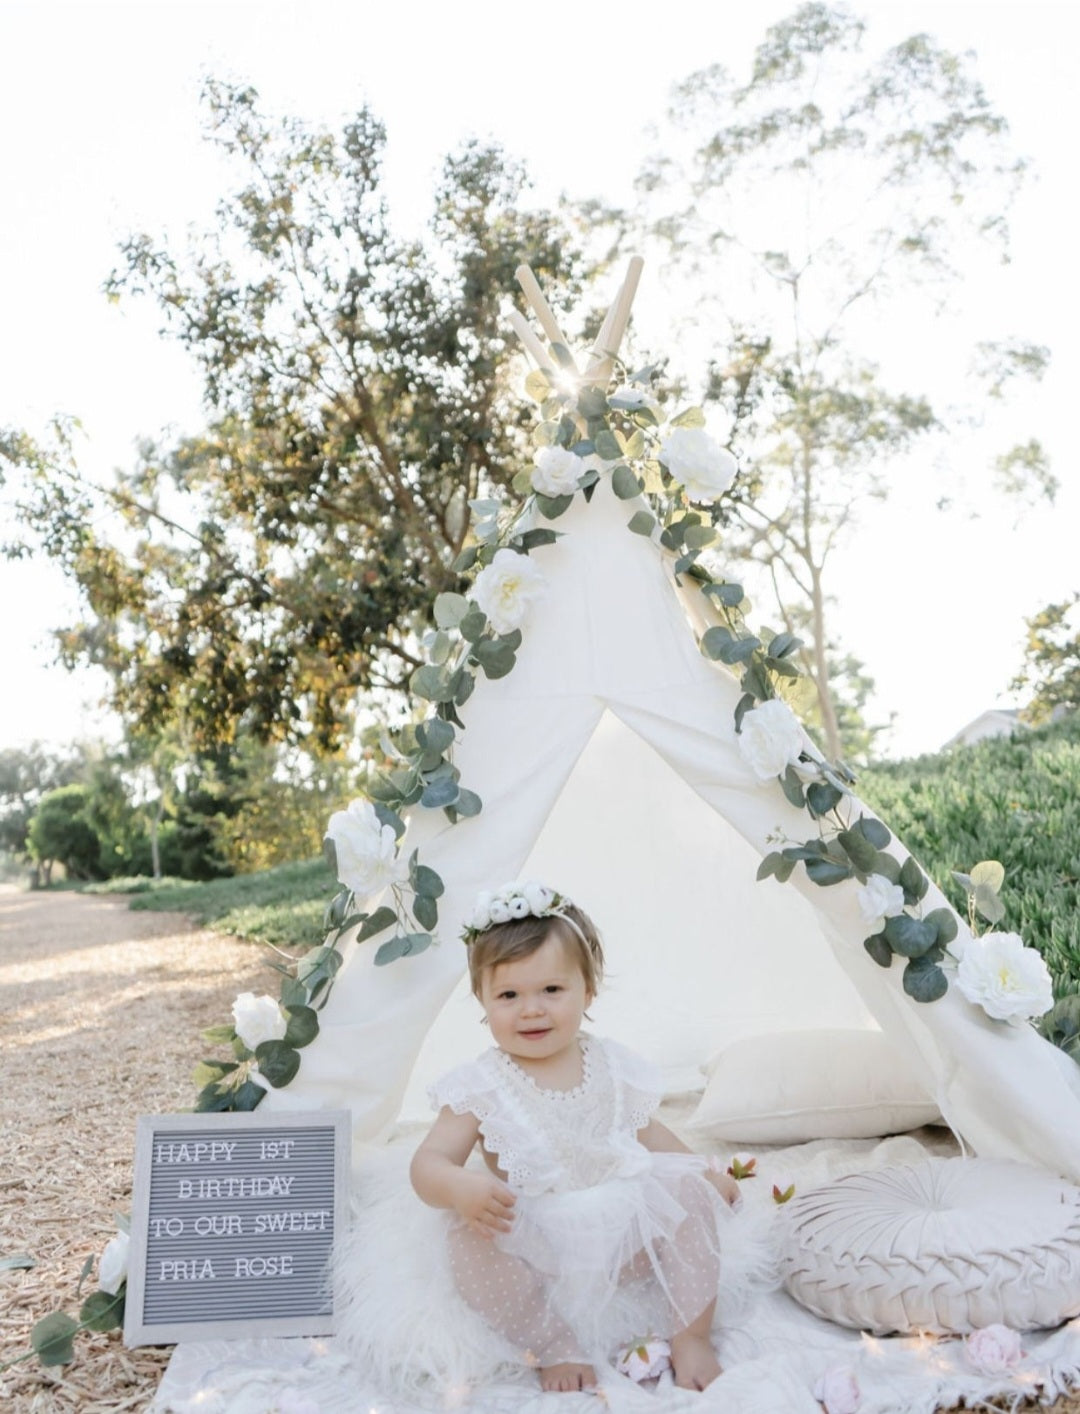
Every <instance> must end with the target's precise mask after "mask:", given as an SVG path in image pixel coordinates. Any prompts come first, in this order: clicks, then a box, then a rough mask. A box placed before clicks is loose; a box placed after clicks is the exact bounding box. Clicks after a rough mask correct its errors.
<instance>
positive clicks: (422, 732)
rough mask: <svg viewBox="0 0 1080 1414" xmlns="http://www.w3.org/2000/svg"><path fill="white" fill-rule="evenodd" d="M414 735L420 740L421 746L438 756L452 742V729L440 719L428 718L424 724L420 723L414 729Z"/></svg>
mask: <svg viewBox="0 0 1080 1414" xmlns="http://www.w3.org/2000/svg"><path fill="white" fill-rule="evenodd" d="M416 734H417V736H418V737H419V738H420V741H421V743H422V744H423V746H424V747H425V748H426V749H427V750H429V751H437V752H439V753H440V754H441V753H442V752H444V751H445V750H446V749H447V747H449V746H452V745H453V742H454V729H453V727H452V726H451V725H450V723H449V722H444V721H443V719H442V718H441V717H429V718H428V719H427V721H426V722H421V723H420V725H419V726H418V727H417V729H416Z"/></svg>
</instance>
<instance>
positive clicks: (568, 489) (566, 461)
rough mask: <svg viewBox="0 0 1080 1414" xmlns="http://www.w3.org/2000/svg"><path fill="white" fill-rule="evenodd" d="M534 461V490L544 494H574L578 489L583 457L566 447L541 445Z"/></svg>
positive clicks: (582, 468)
mask: <svg viewBox="0 0 1080 1414" xmlns="http://www.w3.org/2000/svg"><path fill="white" fill-rule="evenodd" d="M533 461H534V462H535V463H536V469H535V470H534V471H533V474H532V485H533V490H534V491H539V492H540V494H541V495H542V496H572V495H573V494H574V492H575V491H576V490H577V489H578V482H579V480H580V479H581V473H582V471H583V470H584V467H583V466H582V464H581V458H580V457H578V456H575V455H574V453H573V452H568V451H567V450H566V448H565V447H541V448H540V450H539V451H538V452H537V453H536V455H535V456H534V457H533Z"/></svg>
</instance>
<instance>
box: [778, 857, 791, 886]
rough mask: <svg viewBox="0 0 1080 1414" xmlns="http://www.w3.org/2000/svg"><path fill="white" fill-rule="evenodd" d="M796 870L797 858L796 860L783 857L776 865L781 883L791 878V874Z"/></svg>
mask: <svg viewBox="0 0 1080 1414" xmlns="http://www.w3.org/2000/svg"><path fill="white" fill-rule="evenodd" d="M794 872H795V860H794V859H781V860H780V863H779V864H778V865H777V866H776V878H777V881H778V882H779V883H781V884H786V883H787V881H788V880H789V879H790V878H791V876H792V874H793V873H794Z"/></svg>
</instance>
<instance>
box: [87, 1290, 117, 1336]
mask: <svg viewBox="0 0 1080 1414" xmlns="http://www.w3.org/2000/svg"><path fill="white" fill-rule="evenodd" d="M124 1295H125V1293H124V1292H122V1291H118V1292H116V1294H115V1295H111V1294H110V1293H109V1292H107V1291H92V1292H91V1293H90V1295H89V1296H88V1297H87V1298H86V1300H85V1301H84V1302H83V1304H82V1306H81V1307H80V1309H79V1320H80V1321H81V1322H82V1324H83V1326H85V1328H86V1329H87V1330H88V1331H114V1330H116V1329H117V1328H118V1327H119V1326H122V1325H123V1324H124V1304H125V1303H124Z"/></svg>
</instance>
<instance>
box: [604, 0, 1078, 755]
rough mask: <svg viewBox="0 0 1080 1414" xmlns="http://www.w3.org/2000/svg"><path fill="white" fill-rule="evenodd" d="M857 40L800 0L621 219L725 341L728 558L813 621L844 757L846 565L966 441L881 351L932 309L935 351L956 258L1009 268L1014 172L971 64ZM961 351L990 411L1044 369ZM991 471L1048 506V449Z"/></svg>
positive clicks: (694, 101)
mask: <svg viewBox="0 0 1080 1414" xmlns="http://www.w3.org/2000/svg"><path fill="white" fill-rule="evenodd" d="M865 42H866V33H865V26H864V24H863V22H862V21H861V20H860V19H858V18H856V17H855V16H854V15H853V14H851V13H850V12H849V11H847V10H846V9H843V8H840V7H832V6H829V5H826V4H822V3H810V4H805V5H802V6H801V7H800V8H799V9H797V10H796V11H795V12H794V13H793V14H792V15H791V16H789V17H788V18H786V19H784V20H782V21H780V22H779V23H778V24H776V25H773V26H772V27H771V28H770V29H769V30H768V31H767V32H766V34H765V37H764V39H763V41H762V42H761V44H760V45H759V47H758V48H757V50H756V52H755V55H754V59H753V64H752V68H751V72H750V75H749V78H747V79H746V80H745V81H738V80H736V79H735V78H733V77H732V76H731V75H730V74H729V73H727V72H726V71H725V70H724V69H723V68H721V67H720V66H718V65H713V66H712V67H709V68H707V69H703V70H701V71H699V72H697V73H695V74H693V75H691V76H690V78H688V79H687V80H686V81H685V82H684V83H683V84H681V85H680V86H679V87H678V89H677V90H676V92H675V95H674V101H673V104H672V109H671V113H670V115H669V121H668V123H667V125H666V126H665V127H664V128H663V129H662V131H661V133H660V142H659V144H658V155H656V156H654V157H652V158H650V159H649V160H648V162H647V163H646V165H645V167H644V169H643V171H642V172H641V174H640V178H639V191H640V197H641V201H640V207H639V210H638V212H637V215H636V217H635V218H633V220H632V221H631V222H630V224H632V225H633V226H634V237H633V238H634V239H635V240H640V239H641V238H642V232H645V233H647V235H646V238H647V239H651V240H654V241H657V242H659V244H660V246H661V249H662V250H663V251H664V253H665V254H666V256H667V257H669V258H670V259H671V261H672V262H673V265H674V268H675V269H676V271H677V272H678V279H679V281H680V282H681V283H685V282H686V281H687V280H688V279H690V278H692V280H693V289H694V299H695V304H696V309H697V315H696V317H697V321H698V322H699V323H700V324H701V325H703V326H705V327H706V330H707V334H708V337H709V339H710V340H711V341H712V343H713V345H714V346H717V345H718V346H719V352H718V353H717V354H716V356H715V358H714V360H713V363H712V367H711V369H710V375H709V382H708V388H707V397H708V399H709V400H710V401H711V402H712V403H713V405H714V409H716V410H719V409H723V410H724V413H725V414H726V416H727V418H728V419H729V422H730V426H731V439H732V445H733V447H734V448H735V449H736V450H737V451H738V452H739V454H740V457H741V460H742V462H743V465H744V469H745V472H746V474H747V476H748V480H749V485H748V494H747V495H746V496H744V498H743V499H742V501H741V503H740V507H739V517H740V522H741V525H740V527H739V528H738V529H735V530H729V531H728V532H727V533H726V536H725V539H726V543H727V546H728V548H729V549H730V548H741V549H742V550H743V551H744V552H745V553H747V554H749V555H750V556H751V557H752V558H753V559H755V560H756V561H758V562H759V563H760V565H761V566H762V567H763V569H764V571H765V572H766V574H767V576H769V577H771V581H772V586H773V588H774V590H775V595H776V599H777V601H778V605H779V608H780V612H781V613H782V614H783V615H784V617H785V618H786V619H787V620H788V624H787V626H788V627H789V628H790V627H794V626H795V625H796V621H798V625H799V627H800V628H801V627H802V625H803V624H805V633H804V637H805V639H806V647H805V649H804V666H805V668H806V670H807V671H808V672H809V674H810V675H811V677H812V678H813V681H814V684H815V687H816V693H817V699H818V701H817V708H818V713H819V716H820V723H821V727H822V730H823V734H824V736H825V738H826V742H827V745H828V748H829V750H830V753H832V754H836V753H838V752H839V751H840V750H841V748H842V746H843V742H842V739H841V731H840V723H839V721H838V713H837V707H836V703H835V702H834V697H833V692H832V690H831V689H830V684H829V679H828V671H827V662H826V658H827V645H828V642H829V638H830V624H829V617H830V565H831V563H832V561H833V556H834V552H835V551H836V550H837V548H838V547H839V546H841V545H842V544H843V543H844V541H845V539H846V538H847V537H848V536H850V534H851V532H852V530H853V528H854V527H855V526H856V525H857V524H858V523H859V520H860V516H861V513H862V512H863V511H864V510H865V508H866V506H867V503H868V502H869V501H873V500H880V499H883V498H885V497H887V496H888V494H889V490H890V481H891V479H892V478H893V477H895V475H896V474H897V470H898V468H899V467H900V465H901V463H902V460H903V459H904V458H905V457H907V456H909V455H910V454H911V453H912V452H913V451H915V450H916V449H919V450H923V451H924V454H925V451H926V450H928V449H929V447H928V444H929V443H930V441H931V437H932V434H935V433H938V434H941V433H944V432H947V431H948V430H949V429H950V427H952V426H955V425H957V424H956V422H954V421H951V419H952V418H953V416H954V415H953V414H951V413H950V412H949V411H948V410H946V409H945V408H944V407H942V406H939V405H938V399H937V398H936V397H935V396H933V392H932V390H929V389H927V388H925V387H918V388H915V389H906V390H905V389H899V388H896V387H894V386H892V377H893V375H892V374H887V373H884V372H883V371H882V366H881V365H882V361H883V360H888V359H889V356H890V353H891V350H890V335H891V333H892V331H893V330H894V329H895V328H896V327H897V326H898V325H899V324H900V323H901V322H903V321H905V320H908V321H910V313H911V309H912V307H913V305H914V303H915V302H916V300H918V299H922V300H923V301H924V304H923V309H924V311H925V323H924V325H923V326H922V328H923V332H922V338H923V340H924V343H929V342H931V341H932V340H934V339H935V338H937V337H939V336H940V326H935V325H934V324H933V323H931V320H932V318H933V316H934V314H935V313H936V312H940V308H941V306H942V304H943V303H946V302H948V301H949V299H950V298H951V297H952V296H953V295H955V293H956V292H957V291H958V290H959V287H960V286H961V285H962V282H963V279H964V269H965V265H966V263H967V262H969V261H970V260H972V259H973V258H976V257H977V258H980V259H983V260H985V258H986V257H985V254H979V253H980V252H985V251H986V250H987V249H990V250H992V251H993V252H995V254H996V255H1000V256H1001V257H1002V258H1004V256H1005V255H1006V253H1007V250H1008V227H1007V222H1006V218H1005V214H1004V213H1005V211H1006V209H1007V207H1008V205H1009V202H1010V200H1011V198H1012V195H1013V193H1014V191H1015V189H1016V186H1017V183H1018V182H1019V180H1020V178H1021V176H1022V173H1023V169H1024V164H1023V162H1021V161H1020V160H1019V159H1018V158H1017V157H1016V155H1015V153H1014V152H1013V151H1012V150H1011V147H1010V143H1009V138H1008V131H1007V126H1006V123H1005V120H1004V119H1003V118H1002V117H1001V116H1000V114H998V113H997V112H996V111H995V110H994V108H993V106H992V105H991V103H990V101H989V99H988V98H987V96H986V94H985V93H984V91H983V89H982V87H981V85H980V83H979V82H978V80H977V78H976V76H975V75H974V73H973V72H972V66H971V62H970V61H969V60H968V59H966V58H964V59H962V58H959V57H957V56H956V55H954V54H951V53H949V52H947V51H946V50H944V49H943V48H941V47H940V46H939V45H937V44H936V43H935V42H934V41H933V40H932V39H931V38H929V37H928V36H926V35H925V34H916V35H912V36H911V37H910V38H908V39H906V40H904V41H903V42H902V43H899V44H896V45H893V46H892V47H890V48H888V49H887V50H886V51H885V52H884V53H882V54H880V55H877V56H875V57H867V56H866V55H865V53H864V45H865ZM969 353H970V355H971V358H972V368H973V372H974V373H975V374H977V375H979V376H981V378H982V380H983V381H982V385H981V386H982V388H983V391H984V394H985V396H990V397H998V396H1001V395H1002V394H1003V392H1004V391H1006V389H1007V385H1008V384H1009V383H1010V382H1011V381H1012V380H1013V379H1015V378H1017V377H1021V376H1028V377H1035V378H1037V377H1039V376H1040V375H1041V373H1042V371H1043V369H1044V367H1045V364H1046V360H1047V357H1048V355H1047V351H1046V349H1044V348H1042V347H1040V346H1039V345H1037V344H1033V343H1027V342H1024V341H1022V340H1017V339H1004V340H991V341H986V342H984V343H982V344H981V345H979V347H978V348H976V349H973V350H969ZM994 471H995V475H996V477H997V480H998V484H999V485H1000V486H1001V487H1002V488H1003V489H1004V490H1006V491H1009V492H1012V493H1017V492H1023V493H1024V494H1032V493H1034V494H1035V495H1038V496H1041V495H1048V496H1051V497H1052V495H1053V490H1054V485H1055V483H1054V481H1053V478H1052V476H1051V474H1050V471H1049V468H1048V465H1047V460H1046V456H1045V453H1044V451H1043V449H1042V447H1041V446H1040V444H1039V443H1038V441H1037V440H1036V439H1029V440H1027V441H1026V442H1024V443H1023V444H1022V445H1020V446H1017V447H1014V448H1012V449H1010V450H1007V451H1004V452H1002V453H1000V455H998V456H997V458H996V461H995V468H994ZM924 569H925V567H918V566H917V550H916V548H915V547H914V546H906V547H902V546H900V545H898V544H895V543H894V544H891V545H887V546H886V545H883V546H882V572H883V574H887V575H890V576H891V577H892V578H893V579H895V580H899V581H900V584H901V585H902V582H903V578H904V576H905V575H906V574H908V573H913V572H922V571H923V570H924ZM866 592H872V591H871V589H870V587H869V586H867V587H866ZM900 592H902V589H901V590H900Z"/></svg>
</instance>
